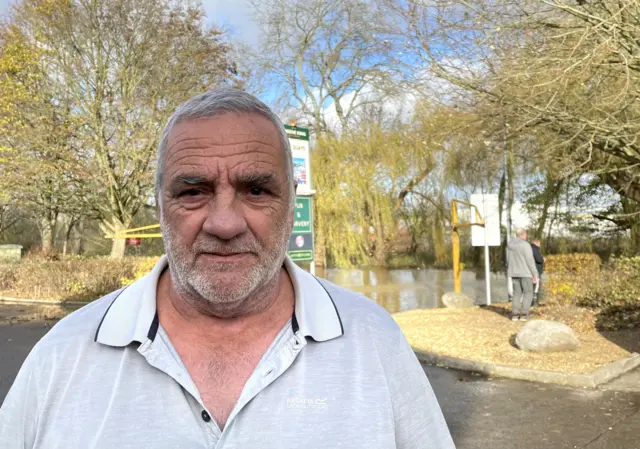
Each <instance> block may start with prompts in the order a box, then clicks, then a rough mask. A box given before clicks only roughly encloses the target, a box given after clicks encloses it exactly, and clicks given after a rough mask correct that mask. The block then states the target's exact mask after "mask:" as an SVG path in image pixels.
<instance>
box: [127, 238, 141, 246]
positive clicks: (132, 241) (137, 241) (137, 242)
mask: <svg viewBox="0 0 640 449" xmlns="http://www.w3.org/2000/svg"><path fill="white" fill-rule="evenodd" d="M125 244H126V246H141V245H142V239H141V238H140V237H129V238H127V239H126V240H125Z"/></svg>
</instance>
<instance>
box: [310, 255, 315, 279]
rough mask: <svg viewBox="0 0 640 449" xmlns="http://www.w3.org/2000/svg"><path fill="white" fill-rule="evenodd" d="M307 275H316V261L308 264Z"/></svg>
mask: <svg viewBox="0 0 640 449" xmlns="http://www.w3.org/2000/svg"><path fill="white" fill-rule="evenodd" d="M314 259H315V258H314ZM309 273H311V275H312V276H315V275H316V261H315V260H312V261H311V263H310V264H309Z"/></svg>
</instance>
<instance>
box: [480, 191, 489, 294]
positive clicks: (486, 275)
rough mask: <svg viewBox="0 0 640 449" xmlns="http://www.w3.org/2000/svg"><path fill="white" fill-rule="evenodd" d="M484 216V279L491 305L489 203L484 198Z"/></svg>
mask: <svg viewBox="0 0 640 449" xmlns="http://www.w3.org/2000/svg"><path fill="white" fill-rule="evenodd" d="M482 200H483V201H482V209H483V210H482V214H483V216H484V278H485V288H486V289H487V305H488V306H490V305H491V267H490V264H489V236H488V235H487V203H486V199H485V198H484V196H483V198H482Z"/></svg>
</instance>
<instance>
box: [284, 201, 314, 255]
mask: <svg viewBox="0 0 640 449" xmlns="http://www.w3.org/2000/svg"><path fill="white" fill-rule="evenodd" d="M288 253H289V257H291V260H293V261H294V262H312V265H313V221H312V209H311V198H304V197H303V198H296V204H295V210H294V221H293V232H292V233H291V237H289V248H288Z"/></svg>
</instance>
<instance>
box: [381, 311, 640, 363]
mask: <svg viewBox="0 0 640 449" xmlns="http://www.w3.org/2000/svg"><path fill="white" fill-rule="evenodd" d="M393 316H394V318H395V320H396V322H397V323H398V325H399V326H400V327H401V328H402V330H403V331H404V333H405V335H406V337H407V339H408V340H409V343H410V344H411V345H412V346H413V347H414V348H416V349H419V350H423V351H428V352H434V353H436V354H441V355H446V356H450V357H457V358H461V359H467V360H474V361H477V362H484V363H491V364H496V365H508V366H516V367H520V368H532V369H539V370H545V371H557V372H563V373H588V372H591V371H594V370H596V369H597V368H599V367H601V366H602V365H605V364H607V363H610V362H613V361H615V360H617V359H620V358H622V357H627V356H629V355H630V354H631V352H629V351H628V350H627V349H625V348H623V347H620V346H618V345H616V344H614V343H612V342H611V341H610V340H608V339H606V338H604V337H603V336H602V335H601V334H600V333H598V332H596V331H588V332H577V333H576V335H577V336H578V338H579V339H580V343H581V347H580V349H579V350H577V351H573V352H558V353H548V354H535V353H530V352H525V351H520V350H519V349H517V348H516V347H514V346H513V345H512V342H513V341H514V339H515V335H516V333H517V332H518V330H519V329H520V328H521V327H522V326H524V324H525V323H523V322H512V321H510V320H509V319H508V318H507V317H505V316H502V315H500V314H498V313H495V312H493V311H490V310H484V309H480V308H477V307H476V308H472V309H430V310H410V311H407V312H401V313H397V314H394V315H393ZM620 332H622V333H624V334H625V335H624V338H623V339H622V340H624V339H627V340H638V339H640V331H638V330H636V331H620ZM630 333H634V335H627V334H630ZM606 334H607V335H608V336H611V334H612V333H611V332H607V333H606ZM632 337H635V338H632ZM612 339H614V338H612ZM616 341H619V340H618V339H616ZM627 347H628V346H627Z"/></svg>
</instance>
